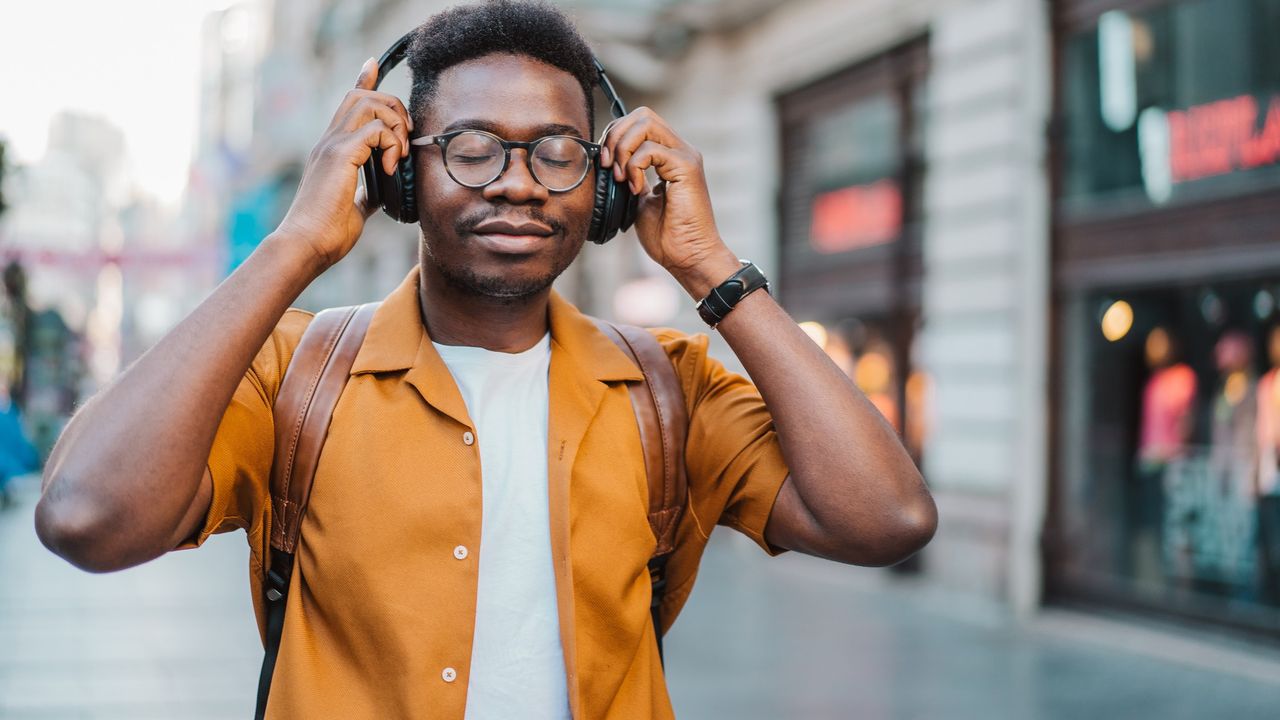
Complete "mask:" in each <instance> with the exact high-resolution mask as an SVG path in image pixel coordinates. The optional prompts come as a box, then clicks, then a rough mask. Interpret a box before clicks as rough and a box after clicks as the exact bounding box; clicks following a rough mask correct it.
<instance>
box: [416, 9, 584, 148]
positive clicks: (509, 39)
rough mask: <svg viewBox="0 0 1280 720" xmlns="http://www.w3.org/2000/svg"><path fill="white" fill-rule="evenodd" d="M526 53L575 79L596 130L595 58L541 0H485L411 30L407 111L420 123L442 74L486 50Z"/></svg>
mask: <svg viewBox="0 0 1280 720" xmlns="http://www.w3.org/2000/svg"><path fill="white" fill-rule="evenodd" d="M493 53H507V54H511V55H527V56H528V57H531V58H533V59H535V60H541V61H542V62H545V63H547V64H548V65H551V66H553V67H557V68H560V69H561V70H564V71H565V72H567V73H569V74H570V75H572V76H573V77H574V78H576V79H577V81H578V84H579V85H581V86H582V92H583V94H584V95H585V96H586V102H587V126H588V129H589V131H590V133H591V134H592V135H594V134H595V101H594V99H593V96H592V88H593V87H594V86H595V83H596V78H597V74H596V69H595V59H594V56H593V55H592V53H591V48H590V46H588V45H587V41H586V40H584V39H583V37H582V35H580V34H579V33H578V29H577V28H576V27H574V25H573V22H572V21H571V20H569V18H568V17H566V16H565V14H564V13H562V12H561V11H560V10H559V9H557V8H555V7H552V6H551V5H548V4H547V3H545V2H540V1H539V0H487V1H486V2H483V3H480V4H477V5H462V6H457V7H452V8H449V9H448V10H445V11H443V12H441V13H438V14H436V15H433V16H432V17H431V18H429V19H428V20H427V21H426V22H424V23H422V24H421V25H419V26H418V27H417V29H416V30H414V31H413V40H412V41H411V42H410V43H409V49H408V52H407V54H406V59H407V60H408V62H409V68H410V69H411V70H412V71H413V89H412V91H411V92H410V94H409V114H410V115H411V116H412V117H413V119H414V124H415V125H417V126H418V127H423V126H424V124H425V118H426V108H427V104H428V103H429V102H430V101H431V99H432V98H433V97H434V96H435V92H436V87H437V85H438V84H439V81H440V74H441V73H443V72H444V71H445V70H447V69H449V68H450V67H453V66H454V65H457V64H459V63H463V62H466V61H468V60H474V59H476V58H479V57H484V56H485V55H490V54H493Z"/></svg>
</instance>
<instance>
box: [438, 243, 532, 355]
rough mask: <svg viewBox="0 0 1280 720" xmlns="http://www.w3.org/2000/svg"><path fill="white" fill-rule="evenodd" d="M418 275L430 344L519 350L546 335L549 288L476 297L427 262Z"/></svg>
mask: <svg viewBox="0 0 1280 720" xmlns="http://www.w3.org/2000/svg"><path fill="white" fill-rule="evenodd" d="M418 279H419V283H418V286H419V287H418V308H419V310H420V311H421V313H422V321H423V323H424V324H425V325H426V327H427V334H428V335H430V336H431V340H432V341H433V342H437V343H440V344H441V345H467V346H470V347H481V348H484V349H486V350H493V351H496V352H506V353H517V352H524V351H525V350H528V349H529V348H531V347H533V346H534V345H536V344H537V343H538V341H539V340H541V339H542V337H543V336H544V335H546V334H547V329H548V327H549V323H550V320H549V317H548V306H549V304H550V301H551V288H547V289H546V290H543V291H542V292H540V293H538V294H536V295H533V296H530V297H526V298H521V299H519V300H507V299H503V298H492V297H487V296H484V295H477V294H474V293H468V292H465V291H463V290H461V289H459V288H455V287H454V286H453V285H452V284H451V283H449V282H448V281H446V280H445V279H444V278H443V277H441V276H440V275H439V273H438V272H433V269H432V268H431V265H430V263H423V265H422V267H421V269H420V270H419V276H418Z"/></svg>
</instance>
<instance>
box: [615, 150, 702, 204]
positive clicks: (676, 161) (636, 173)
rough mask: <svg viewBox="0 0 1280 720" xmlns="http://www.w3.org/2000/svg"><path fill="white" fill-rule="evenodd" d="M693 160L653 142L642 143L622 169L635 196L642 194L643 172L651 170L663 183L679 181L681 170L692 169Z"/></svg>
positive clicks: (678, 151) (682, 153)
mask: <svg viewBox="0 0 1280 720" xmlns="http://www.w3.org/2000/svg"><path fill="white" fill-rule="evenodd" d="M695 162H696V161H695V160H694V159H693V158H692V157H690V156H688V155H687V154H686V153H684V152H681V151H680V150H676V149H673V148H670V147H667V146H666V145H663V144H662V143H659V142H654V141H653V140H646V141H644V142H643V143H642V144H641V145H640V147H638V148H636V151H635V152H634V153H632V154H631V157H630V158H628V159H627V164H626V166H625V167H624V168H623V169H624V170H625V172H626V179H627V184H628V185H630V186H631V192H633V193H635V194H636V195H641V194H643V193H644V189H645V178H644V171H645V170H647V169H649V168H653V169H654V171H656V172H657V173H658V178H659V179H660V180H661V181H663V182H668V181H672V180H679V179H680V178H681V177H682V175H683V174H682V173H681V172H680V170H681V168H685V169H692V168H693V165H694V164H695Z"/></svg>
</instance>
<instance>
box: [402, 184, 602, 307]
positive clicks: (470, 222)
mask: <svg viewBox="0 0 1280 720" xmlns="http://www.w3.org/2000/svg"><path fill="white" fill-rule="evenodd" d="M498 214H499V213H494V212H484V211H477V212H473V213H468V214H466V215H462V216H460V217H458V218H457V219H456V220H455V221H454V222H453V226H452V227H451V228H448V229H446V228H445V227H444V226H443V225H442V224H441V223H439V222H437V221H436V220H435V219H434V218H424V219H423V221H422V256H423V261H424V262H430V263H431V264H432V265H433V266H434V267H435V268H436V269H437V270H438V271H439V273H440V277H442V278H443V279H444V281H445V282H446V283H448V284H449V286H450V287H452V288H453V289H455V290H458V291H461V292H463V293H465V294H468V295H474V296H479V297H484V298H488V299H490V300H497V301H500V302H502V303H504V304H516V303H519V302H520V301H523V300H525V299H527V298H530V297H533V296H535V295H537V294H539V293H541V292H543V291H545V290H546V289H547V288H549V287H551V284H552V283H554V282H555V280H556V278H558V277H560V275H561V274H562V273H563V272H564V271H565V270H566V269H567V268H568V267H569V265H571V264H572V263H573V260H574V258H576V257H577V254H578V250H579V249H580V248H581V247H582V243H583V242H585V241H586V232H585V230H584V231H583V232H582V233H581V234H582V236H583V237H582V238H581V239H580V240H581V242H578V241H577V240H578V239H577V238H570V236H569V235H568V234H567V233H566V232H565V225H564V223H561V222H559V221H557V220H554V219H553V218H551V217H548V216H547V215H545V214H544V213H543V212H542V211H541V210H539V209H538V208H532V207H531V208H526V209H525V210H524V211H523V212H521V213H518V215H519V216H520V217H521V218H524V219H529V220H533V221H535V222H539V223H542V224H544V225H546V226H548V227H550V228H551V231H552V234H553V235H555V236H557V237H558V238H559V242H558V243H555V244H554V245H553V247H552V248H551V249H550V250H548V251H546V252H547V253H549V255H550V260H551V266H550V267H549V268H547V269H546V270H545V271H542V272H538V273H528V272H524V273H505V272H501V271H498V272H492V271H490V272H482V271H481V270H480V269H478V268H477V267H475V265H473V264H471V263H468V262H465V261H461V258H459V256H458V254H455V253H450V252H447V251H446V252H439V251H438V250H436V249H433V245H436V244H437V243H439V242H440V241H441V240H442V239H444V238H447V237H450V233H452V237H453V238H455V239H456V241H457V242H458V243H459V244H464V243H465V242H466V240H465V238H466V236H467V235H469V234H470V233H471V229H472V228H474V227H476V226H477V225H479V224H480V223H481V222H484V221H485V220H488V219H489V218H491V217H494V216H495V215H498ZM507 217H510V215H507ZM432 239H434V241H433V240H432ZM463 254H465V253H463ZM513 260H514V259H513ZM518 262H519V261H518V260H515V261H513V263H512V264H513V265H515V264H516V263H518Z"/></svg>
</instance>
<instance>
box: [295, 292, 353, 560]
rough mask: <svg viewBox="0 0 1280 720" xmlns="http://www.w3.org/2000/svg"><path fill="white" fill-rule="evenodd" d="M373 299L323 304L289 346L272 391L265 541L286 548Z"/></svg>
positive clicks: (298, 528)
mask: <svg viewBox="0 0 1280 720" xmlns="http://www.w3.org/2000/svg"><path fill="white" fill-rule="evenodd" d="M375 309H377V303H369V304H366V305H353V306H351V307H345V308H333V309H331V310H324V311H322V312H320V313H319V314H317V315H316V317H315V319H314V320H312V321H311V324H310V325H309V326H308V327H307V329H306V332H304V333H303V335H302V340H301V341H300V342H299V343H298V347H297V349H296V350H294V353H293V358H292V360H291V361H290V362H289V368H288V369H287V370H286V371H285V375H284V379H283V380H282V381H281V383H280V391H279V392H278V393H277V394H276V402H275V406H274V410H273V413H274V416H275V427H276V444H275V461H274V462H273V463H272V466H271V509H272V523H271V524H272V528H271V547H272V548H275V549H277V550H283V551H284V552H287V553H292V552H293V551H294V550H295V549H296V548H297V545H298V534H299V532H300V531H301V528H302V516H303V515H304V514H305V512H306V507H307V499H308V498H309V497H310V496H311V482H312V480H313V479H314V478H315V472H316V465H317V464H318V463H319V461H320V451H321V450H322V449H323V448H324V440H325V436H326V435H328V433H329V422H330V421H331V420H332V419H333V410H334V408H335V407H337V405H338V398H339V397H340V396H341V395H342V391H343V389H344V388H346V386H347V376H348V375H349V374H350V372H351V366H352V364H353V363H354V362H355V359H356V354H357V353H358V352H359V351H360V345H361V343H363V342H364V336H365V333H366V332H367V331H368V329H369V321H370V320H371V319H372V318H373V312H374V310H375Z"/></svg>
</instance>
